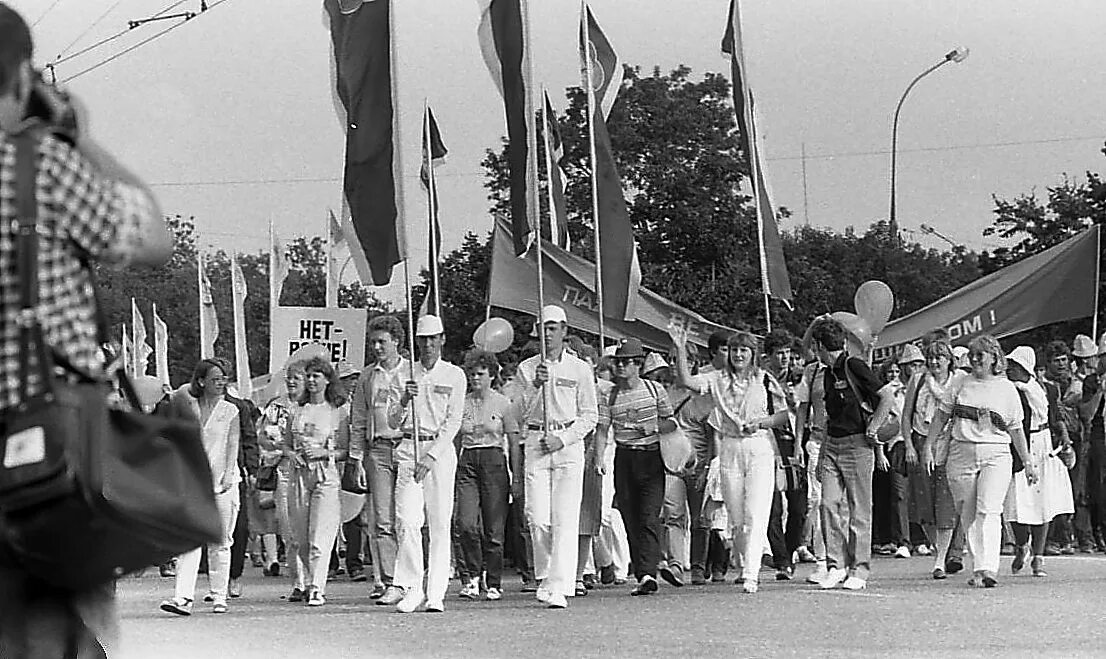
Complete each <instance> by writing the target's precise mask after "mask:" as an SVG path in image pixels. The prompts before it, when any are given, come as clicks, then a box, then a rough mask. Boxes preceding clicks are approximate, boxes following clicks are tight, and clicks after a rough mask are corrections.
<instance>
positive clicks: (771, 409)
mask: <svg viewBox="0 0 1106 659" xmlns="http://www.w3.org/2000/svg"><path fill="white" fill-rule="evenodd" d="M762 382H763V383H764V397H765V399H767V400H768V416H772V415H773V414H775V413H776V402H775V401H774V400H772V385H771V383H770V382H769V381H768V372H767V371H765V372H764V379H763V381H762Z"/></svg>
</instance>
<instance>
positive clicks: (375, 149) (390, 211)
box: [323, 0, 406, 286]
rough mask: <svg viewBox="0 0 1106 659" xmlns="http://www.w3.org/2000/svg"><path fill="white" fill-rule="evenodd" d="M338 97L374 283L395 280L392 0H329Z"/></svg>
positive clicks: (400, 251) (351, 196)
mask: <svg viewBox="0 0 1106 659" xmlns="http://www.w3.org/2000/svg"><path fill="white" fill-rule="evenodd" d="M323 6H324V7H325V8H326V11H327V13H328V14H329V15H330V34H331V38H332V40H333V43H334V61H335V70H336V74H337V75H336V78H337V81H336V83H337V91H338V98H339V99H340V100H341V102H342V107H343V108H345V111H346V162H345V171H344V176H343V190H344V192H345V198H346V203H347V204H348V206H349V212H350V216H351V217H352V222H353V227H354V230H355V231H356V233H357V241H358V242H359V243H360V244H361V248H362V249H363V250H364V252H365V256H366V258H367V259H368V262H369V268H370V270H371V272H372V281H373V284H375V285H377V286H383V285H385V284H387V283H388V282H390V281H391V278H392V267H393V266H395V264H397V263H399V262H400V261H402V260H403V259H404V257H405V250H406V245H405V244H404V242H405V241H404V237H403V235H402V228H401V226H400V225H399V201H398V200H399V199H400V197H401V195H400V193H399V190H398V188H397V182H398V181H399V176H398V175H397V173H396V171H395V166H396V163H397V159H396V157H395V150H396V146H397V145H396V139H395V134H396V126H395V113H394V108H395V101H394V92H395V90H394V88H393V85H392V53H391V27H390V20H391V17H390V10H391V0H372V1H369V2H357V1H356V0H324V2H323Z"/></svg>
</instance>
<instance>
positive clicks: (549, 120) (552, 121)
mask: <svg viewBox="0 0 1106 659" xmlns="http://www.w3.org/2000/svg"><path fill="white" fill-rule="evenodd" d="M544 102H545V128H544V130H543V135H544V136H545V150H546V152H547V153H548V154H549V158H548V162H549V172H548V175H549V201H550V210H549V240H550V241H551V242H552V243H553V244H554V245H556V246H557V247H560V248H561V249H569V247H570V246H571V240H570V239H569V235H568V211H567V210H566V208H565V181H566V180H567V178H568V177H567V176H565V172H564V170H563V169H561V160H563V159H564V157H565V147H564V143H563V142H562V141H561V129H560V127H559V126H558V125H557V123H558V122H557V113H556V112H554V111H553V104H552V103H550V102H549V94H546V95H545V100H544Z"/></svg>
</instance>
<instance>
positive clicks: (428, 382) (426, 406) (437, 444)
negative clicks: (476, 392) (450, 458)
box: [388, 359, 468, 459]
mask: <svg viewBox="0 0 1106 659" xmlns="http://www.w3.org/2000/svg"><path fill="white" fill-rule="evenodd" d="M392 377H393V383H392V385H391V386H392V387H395V388H396V390H397V391H402V390H403V389H404V386H405V385H404V382H405V380H406V379H407V372H406V371H398V370H397V371H396V373H395V374H394V375H393V376H392ZM414 381H415V382H416V383H417V384H418V386H419V395H418V396H415V416H416V417H417V418H418V422H419V430H418V434H419V435H420V436H424V435H426V436H431V437H434V441H433V442H431V444H430V448H428V449H426V453H427V455H429V456H430V457H432V458H434V459H439V458H440V457H441V456H442V455H444V454H445V452H446V451H452V450H453V438H454V437H456V436H457V431H458V430H460V429H461V414H462V412H463V411H464V409H465V389H466V388H467V386H468V381H467V379H466V378H465V372H464V371H462V370H461V369H460V368H458V367H456V366H454V365H453V364H450V363H449V362H447V361H444V360H442V359H439V360H438V361H436V362H434V366H432V367H431V368H430V369H427V368H426V367H424V366H423V365H422V362H415V378H414ZM399 403H400V399H399V398H396V399H395V400H394V401H392V403H391V408H390V410H389V413H388V423H389V425H390V426H391V427H392V428H401V429H402V430H403V432H405V433H412V434H414V431H413V429H412V424H411V407H410V405H404V406H401V405H400V404H399Z"/></svg>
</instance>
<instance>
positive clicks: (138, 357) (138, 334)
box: [131, 297, 154, 377]
mask: <svg viewBox="0 0 1106 659" xmlns="http://www.w3.org/2000/svg"><path fill="white" fill-rule="evenodd" d="M131 332H132V333H133V335H134V338H133V340H132V342H131V347H132V348H133V350H134V352H132V353H131V359H133V360H134V364H133V365H132V366H131V374H132V375H134V376H136V377H137V376H139V375H145V374H146V368H147V366H148V365H149V363H150V354H151V353H153V351H154V349H153V348H151V347H150V344H149V342H147V340H146V319H145V318H143V317H142V312H141V311H139V310H138V304H137V303H136V302H135V301H134V298H133V297H132V298H131Z"/></svg>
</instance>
